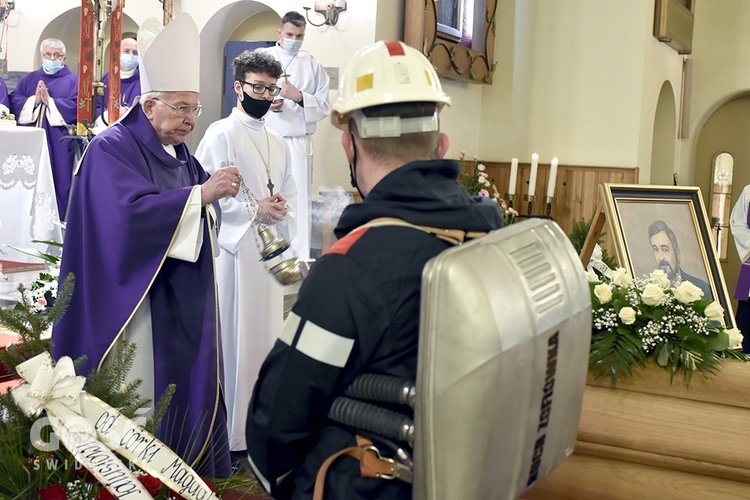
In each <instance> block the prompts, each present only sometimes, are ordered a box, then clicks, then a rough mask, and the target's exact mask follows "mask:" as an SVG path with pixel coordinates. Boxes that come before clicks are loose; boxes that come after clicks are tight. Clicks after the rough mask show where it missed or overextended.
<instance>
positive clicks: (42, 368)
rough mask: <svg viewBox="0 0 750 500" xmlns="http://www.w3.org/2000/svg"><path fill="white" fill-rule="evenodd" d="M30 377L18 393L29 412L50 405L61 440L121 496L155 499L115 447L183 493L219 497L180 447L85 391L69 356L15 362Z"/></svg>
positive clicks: (34, 413)
mask: <svg viewBox="0 0 750 500" xmlns="http://www.w3.org/2000/svg"><path fill="white" fill-rule="evenodd" d="M16 370H17V371H18V374H19V375H21V377H22V378H23V379H24V380H25V381H26V382H27V383H25V384H22V385H20V386H18V387H16V388H14V389H13V398H14V399H15V400H16V403H18V405H19V406H20V407H21V409H22V410H23V411H24V412H26V414H27V415H29V416H38V415H39V414H40V413H41V412H42V411H45V412H46V414H47V417H48V418H49V419H50V422H51V424H52V428H53V429H54V431H55V433H56V434H57V435H58V437H59V438H60V441H61V442H62V443H63V444H64V445H65V447H66V448H67V449H68V450H69V451H70V452H71V453H72V454H73V456H74V457H75V458H76V460H78V461H79V462H80V463H81V464H82V465H83V466H84V467H86V469H87V470H88V471H90V472H91V473H92V474H93V475H94V477H96V479H97V480H98V481H99V482H100V483H101V484H102V485H104V487H105V488H107V490H109V491H110V493H112V494H113V495H115V497H117V498H128V499H131V498H132V499H152V498H153V497H152V496H151V495H150V494H149V493H148V492H147V491H146V489H145V488H144V487H143V485H142V484H141V482H140V481H138V479H136V477H135V476H134V475H133V473H132V472H130V470H129V469H128V467H127V466H126V465H125V464H123V463H122V462H121V461H120V460H119V458H118V457H117V456H116V455H115V454H114V453H113V451H116V452H118V453H119V454H121V455H122V456H124V457H125V458H126V459H128V460H130V461H131V462H133V463H134V464H136V465H137V466H138V467H140V468H141V469H143V470H144V471H145V472H147V473H148V474H150V475H152V476H154V477H156V478H158V479H159V480H161V482H162V483H164V484H165V485H166V486H167V487H168V488H170V489H171V490H173V491H176V492H177V493H179V494H180V495H182V496H183V497H184V498H187V499H195V500H207V499H213V500H218V499H217V497H216V495H215V494H214V493H213V492H212V491H211V490H210V489H209V488H208V486H207V485H206V484H205V483H204V482H203V480H202V479H201V478H200V476H198V474H196V473H195V471H194V470H193V469H192V468H190V466H189V465H187V464H186V463H185V462H184V461H183V460H182V459H181V458H180V457H179V456H178V455H177V454H176V453H175V452H173V451H172V450H170V449H169V448H168V447H167V446H166V445H165V444H164V443H162V442H161V441H159V440H158V439H156V438H155V437H154V436H153V435H151V434H150V433H149V432H148V431H146V430H145V429H143V428H142V427H141V426H139V425H138V424H136V423H135V422H133V421H132V420H130V419H129V418H127V417H125V416H124V415H122V414H121V413H120V412H119V411H117V410H116V409H114V408H112V407H111V406H109V405H108V404H106V403H105V402H104V401H102V400H101V399H99V398H97V397H94V396H92V395H91V394H88V393H86V392H85V391H83V386H84V384H85V383H86V378H85V377H82V376H76V374H75V369H74V367H73V361H72V360H71V359H70V358H69V357H67V356H65V357H62V358H60V360H59V361H58V362H57V364H56V365H55V366H54V368H53V366H52V357H51V356H50V354H49V353H48V352H44V353H42V354H40V355H38V356H35V357H33V358H31V359H29V360H27V361H25V362H23V363H21V364H20V365H18V366H17V367H16Z"/></svg>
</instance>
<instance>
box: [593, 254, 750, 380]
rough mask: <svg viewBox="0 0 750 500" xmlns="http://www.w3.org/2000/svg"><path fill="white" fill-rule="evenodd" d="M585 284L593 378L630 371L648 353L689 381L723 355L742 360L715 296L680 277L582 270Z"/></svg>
mask: <svg viewBox="0 0 750 500" xmlns="http://www.w3.org/2000/svg"><path fill="white" fill-rule="evenodd" d="M587 278H588V281H589V286H590V290H591V308H592V338H591V352H590V357H589V370H590V372H591V373H592V374H593V375H594V377H595V378H596V379H599V378H602V377H605V376H608V377H609V378H610V379H611V381H612V383H613V384H614V383H616V382H617V380H618V379H626V378H628V377H630V376H632V375H633V370H634V369H638V368H642V367H643V366H644V365H645V364H646V363H647V361H648V359H649V358H653V360H654V361H655V362H656V363H657V364H658V365H659V366H661V367H664V368H667V369H669V370H670V372H671V379H670V380H674V376H675V375H676V374H677V373H682V374H683V376H684V379H685V381H686V383H688V384H689V383H690V379H691V377H692V375H693V373H695V372H698V373H700V374H701V375H702V376H703V377H704V378H708V376H709V375H711V374H715V373H716V371H717V370H718V369H719V365H720V364H721V362H722V360H723V359H727V358H731V359H738V360H742V361H747V357H746V356H745V355H744V354H742V352H741V351H739V350H737V347H738V346H740V345H741V343H742V334H741V333H740V332H739V331H738V330H737V329H736V328H731V329H728V328H727V327H726V325H725V323H724V309H723V308H722V307H721V305H720V304H719V303H718V302H715V301H710V300H703V299H702V298H701V297H702V295H703V292H702V291H701V290H700V288H698V287H697V286H695V285H694V284H692V283H690V282H689V281H683V282H681V283H680V284H678V285H676V286H673V285H672V283H671V282H670V280H669V277H668V276H667V274H666V273H665V272H664V271H662V270H656V271H654V272H652V273H651V274H650V275H649V276H645V277H643V278H636V279H634V278H632V277H630V276H629V275H628V273H627V271H626V270H625V269H622V268H619V269H616V270H614V271H612V273H611V275H610V276H609V277H606V276H602V275H600V274H597V273H594V272H592V271H589V272H587Z"/></svg>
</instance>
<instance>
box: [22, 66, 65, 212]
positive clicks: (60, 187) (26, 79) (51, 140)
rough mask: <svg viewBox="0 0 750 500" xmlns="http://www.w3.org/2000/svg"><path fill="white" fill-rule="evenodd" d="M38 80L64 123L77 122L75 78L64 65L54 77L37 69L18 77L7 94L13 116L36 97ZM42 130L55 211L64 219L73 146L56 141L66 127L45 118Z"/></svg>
mask: <svg viewBox="0 0 750 500" xmlns="http://www.w3.org/2000/svg"><path fill="white" fill-rule="evenodd" d="M40 80H41V81H43V82H44V84H45V85H46V86H47V90H48V91H49V95H50V97H52V98H53V99H54V100H55V106H57V109H58V111H60V114H61V115H62V116H63V118H65V123H67V124H69V125H74V124H75V123H76V121H77V119H78V118H77V109H78V108H77V101H78V77H77V76H76V75H75V74H73V73H71V71H70V69H68V67H67V66H63V68H62V69H61V70H60V71H58V72H57V73H55V74H54V75H48V74H47V73H45V72H44V71H43V70H41V69H38V70H36V71H32V72H31V73H29V74H27V75H24V76H23V77H21V79H20V80H18V85H16V88H15V90H14V91H13V92H12V93H11V95H10V99H11V110H12V111H13V113H15V115H16V117H18V116H19V115H20V114H21V109H23V106H24V104H25V103H26V100H27V99H28V98H29V97H31V96H33V95H34V94H36V86H37V84H38V83H39V81H40ZM25 126H32V127H33V126H34V124H33V123H28V124H25ZM42 127H43V128H44V130H45V131H46V132H47V145H48V146H49V153H50V164H51V165H52V178H53V180H54V182H55V193H56V195H57V209H58V213H59V214H60V218H61V219H64V218H65V213H66V210H67V206H68V195H69V192H70V184H71V179H72V177H73V163H74V160H75V145H74V143H73V140H63V141H60V139H62V138H63V137H67V136H68V135H69V134H68V129H67V128H66V127H60V126H51V125H50V124H49V122H48V121H47V119H46V118H45V119H44V121H43V122H42Z"/></svg>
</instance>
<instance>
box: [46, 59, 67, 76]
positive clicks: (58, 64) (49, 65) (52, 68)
mask: <svg viewBox="0 0 750 500" xmlns="http://www.w3.org/2000/svg"><path fill="white" fill-rule="evenodd" d="M62 68H63V63H62V61H48V60H46V59H44V60H43V61H42V69H43V70H44V72H45V73H47V74H48V75H54V74H55V73H57V72H58V71H60V70H61V69H62Z"/></svg>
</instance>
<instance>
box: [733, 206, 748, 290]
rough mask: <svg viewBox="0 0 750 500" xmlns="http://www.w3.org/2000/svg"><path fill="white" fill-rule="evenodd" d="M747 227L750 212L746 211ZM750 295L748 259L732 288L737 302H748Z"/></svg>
mask: <svg viewBox="0 0 750 500" xmlns="http://www.w3.org/2000/svg"><path fill="white" fill-rule="evenodd" d="M747 225H748V227H750V210H748V211H747ZM749 294H750V259H748V260H746V261H745V262H743V263H742V266H741V267H740V275H739V277H738V278H737V286H736V287H735V288H734V298H735V299H737V300H748V295H749Z"/></svg>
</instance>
